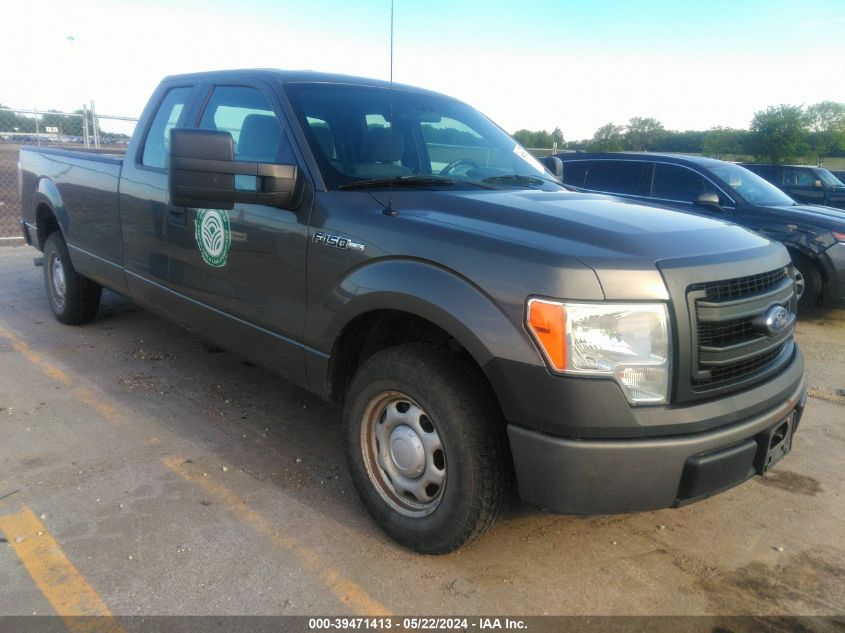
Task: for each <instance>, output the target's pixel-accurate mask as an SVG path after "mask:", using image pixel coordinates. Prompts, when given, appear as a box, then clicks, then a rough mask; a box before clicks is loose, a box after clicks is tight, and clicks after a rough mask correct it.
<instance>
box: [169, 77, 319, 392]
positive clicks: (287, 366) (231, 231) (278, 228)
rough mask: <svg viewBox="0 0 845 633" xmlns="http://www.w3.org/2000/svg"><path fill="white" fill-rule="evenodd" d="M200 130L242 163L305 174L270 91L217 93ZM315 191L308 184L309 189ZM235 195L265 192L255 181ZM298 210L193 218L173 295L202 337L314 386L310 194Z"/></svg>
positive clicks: (208, 212)
mask: <svg viewBox="0 0 845 633" xmlns="http://www.w3.org/2000/svg"><path fill="white" fill-rule="evenodd" d="M209 88H210V94H208V98H207V101H206V103H205V105H204V106H203V107H202V108H201V111H200V112H199V120H198V124H197V127H200V128H203V129H210V130H219V131H225V132H229V133H230V134H231V135H232V139H233V142H234V159H235V161H249V162H258V163H271V164H283V165H291V164H299V161H298V160H297V157H296V155H295V153H294V150H293V147H292V145H291V142H290V140H289V138H290V137H289V134H288V131H287V125H286V122H285V121H284V119H283V118H282V117H281V116H280V113H279V111H278V109H277V108H276V107H275V103H276V102H275V96H274V95H273V93H272V92H271V90H270V88H269V87H268V86H266V85H265V84H263V83H262V82H260V81H255V82H248V81H247V82H244V83H243V84H239V85H229V84H227V85H214V86H210V87H209ZM302 180H303V181H306V180H307V179H306V178H303V179H302ZM235 186H236V187H237V188H240V189H244V190H255V188H256V178H255V177H254V176H237V177H236V180H235ZM304 187H305V189H306V191H305V192H303V193H302V194H301V195H300V196H299V200H300V201H301V202H300V203H299V204H298V206H297V207H296V208H292V209H281V208H277V207H271V206H267V205H262V204H245V203H235V204H234V208H233V209H231V210H228V211H227V210H217V209H194V208H188V209H187V210H186V215H185V217H184V220H183V221H181V222H171V223H170V224H169V226H168V232H167V233H168V237H169V243H170V248H171V260H170V269H169V285H170V287H171V288H172V289H173V290H174V291H176V292H178V293H180V294H181V295H184V296H185V297H186V298H188V299H190V300H191V304H190V305H188V306H186V307H185V309H184V310H183V314H184V315H185V317H186V319H184V320H187V321H188V325H190V326H192V327H198V328H202V329H203V330H204V333H205V334H207V335H208V336H209V337H210V338H212V339H215V340H217V341H219V342H220V343H221V344H222V345H224V346H225V347H228V348H230V349H234V350H235V351H240V352H241V353H243V354H244V355H245V356H249V357H250V358H251V359H253V360H257V361H258V362H260V363H262V364H263V365H265V366H268V367H270V368H271V369H273V370H274V371H276V372H278V373H280V374H282V375H283V376H285V377H286V378H288V379H289V380H291V381H292V382H295V383H298V384H303V382H304V360H303V359H304V355H303V349H302V346H301V341H302V335H303V328H304V322H305V256H306V246H307V236H308V214H309V210H310V200H311V199H312V196H311V194H310V185H308V184H307V183H306V184H304Z"/></svg>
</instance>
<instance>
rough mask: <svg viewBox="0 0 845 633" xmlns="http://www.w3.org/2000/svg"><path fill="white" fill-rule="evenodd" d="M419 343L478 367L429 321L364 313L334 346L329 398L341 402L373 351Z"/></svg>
mask: <svg viewBox="0 0 845 633" xmlns="http://www.w3.org/2000/svg"><path fill="white" fill-rule="evenodd" d="M420 342H426V343H432V344H433V345H438V346H442V347H446V348H448V349H450V350H451V351H453V352H455V353H457V354H465V355H466V357H467V358H469V360H470V361H471V362H472V363H473V364H474V365H475V366H476V367H478V365H477V363H475V360H474V359H473V358H472V357H471V355H470V354H469V353H468V352H467V351H466V350H465V349H464V347H463V346H462V345H461V344H460V343H459V342H458V341H457V340H456V339H455V338H454V337H453V336H451V335H450V334H449V333H448V332H446V330H444V329H442V328H441V327H439V326H437V325H435V324H434V323H432V322H431V321H428V320H426V319H423V318H422V317H419V316H417V315H415V314H411V313H408V312H401V311H398V310H377V311H374V312H367V313H365V314H362V315H359V316H357V317H356V318H355V319H353V320H352V321H351V322H350V323H349V324H348V325H347V326H346V327H345V328H344V329H343V332H342V333H341V335H340V337H339V338H338V341H337V342H336V343H335V346H334V350H333V351H332V361H331V364H330V367H329V381H330V382H329V385H330V388H331V396H332V399H333V400H335V401H342V400H343V399H344V397H345V395H346V389H347V387H348V386H349V383H350V382H351V381H352V377H353V376H354V375H355V372H356V371H357V370H358V367H360V366H361V364H362V363H363V362H364V361H365V360H367V359H368V358H369V357H370V356H372V355H373V354H375V353H376V352H380V351H381V350H383V349H387V348H388V347H394V346H396V345H402V344H403V343H420ZM480 371H481V370H480V368H479V372H480ZM482 376H483V373H482Z"/></svg>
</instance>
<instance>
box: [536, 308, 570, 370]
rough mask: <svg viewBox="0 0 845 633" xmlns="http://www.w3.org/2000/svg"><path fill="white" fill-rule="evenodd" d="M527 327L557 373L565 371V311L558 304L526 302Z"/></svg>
mask: <svg viewBox="0 0 845 633" xmlns="http://www.w3.org/2000/svg"><path fill="white" fill-rule="evenodd" d="M527 320H528V327H529V328H530V330H531V332H532V334H534V337H535V338H536V339H537V342H538V343H539V344H540V347H541V348H542V350H543V351H544V352H545V353H546V358H547V359H548V361H549V363H551V365H552V367H554V368H555V369H557V370H558V371H563V370H564V369H566V309H565V308H564V307H563V305H561V304H560V303H552V302H549V301H542V300H541V299H532V300H531V301H529V302H528V315H527Z"/></svg>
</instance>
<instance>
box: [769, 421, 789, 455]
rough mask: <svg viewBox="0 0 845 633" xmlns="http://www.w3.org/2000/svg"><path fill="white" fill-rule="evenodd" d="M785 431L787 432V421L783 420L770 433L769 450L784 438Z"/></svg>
mask: <svg viewBox="0 0 845 633" xmlns="http://www.w3.org/2000/svg"><path fill="white" fill-rule="evenodd" d="M787 433H789V423H788V422H784V423H783V424H781V425H780V426H779V427H778V428H776V429H775V430H774V432H773V433H772V439H771V440H770V442H769V450H771V449H773V448H775V447H776V446H777V445H778V444H780V443H781V442H783V441H784V440H785V439H786V435H787Z"/></svg>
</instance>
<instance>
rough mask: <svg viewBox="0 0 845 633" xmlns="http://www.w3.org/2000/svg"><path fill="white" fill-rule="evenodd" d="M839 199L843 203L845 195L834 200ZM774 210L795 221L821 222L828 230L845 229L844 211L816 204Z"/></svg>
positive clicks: (780, 207) (781, 207)
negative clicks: (790, 215) (794, 217)
mask: <svg viewBox="0 0 845 633" xmlns="http://www.w3.org/2000/svg"><path fill="white" fill-rule="evenodd" d="M840 198H841V200H842V201H843V202H845V193H843V194H842V195H841V196H836V197H835V198H834V200H835V201H837V202H838V201H839V199H840ZM764 208H765V207H764ZM776 208H777V210H778V211H781V212H783V213H787V214H792V215H795V216H796V219H799V218H806V219H807V220H811V221H821V222H822V223H823V224H824V225H825V226H826V227H828V228H830V229H837V230H840V231H841V230H842V229H845V210H842V209H837V208H836V207H823V206H821V205H817V204H796V205H792V206H785V207H783V206H779V207H776Z"/></svg>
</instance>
